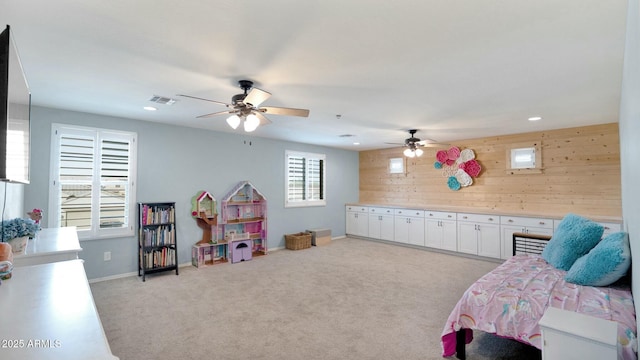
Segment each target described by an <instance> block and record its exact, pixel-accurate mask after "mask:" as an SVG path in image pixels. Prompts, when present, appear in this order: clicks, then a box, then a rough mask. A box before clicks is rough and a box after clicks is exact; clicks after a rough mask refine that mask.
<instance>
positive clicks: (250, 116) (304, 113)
mask: <svg viewBox="0 0 640 360" xmlns="http://www.w3.org/2000/svg"><path fill="white" fill-rule="evenodd" d="M238 84H239V85H240V88H241V89H242V90H244V93H243V94H236V95H234V96H233V97H232V98H231V104H228V103H225V102H222V101H215V100H209V99H203V98H199V97H196V96H191V95H184V94H178V96H183V97H187V98H191V99H196V100H204V101H209V102H212V103H216V104H220V105H224V106H226V107H227V108H229V109H228V110H224V111H217V112H214V113H210V114H204V115H200V116H197V117H196V118H208V117H212V116H217V115H227V114H229V115H231V116H229V117H228V118H227V124H229V126H231V127H232V128H233V129H236V128H238V126H239V125H240V122H241V121H243V126H244V131H246V132H251V131H253V130H255V129H256V128H258V125H267V124H270V123H271V120H269V119H268V118H267V117H266V116H264V114H273V115H289V116H300V117H308V116H309V110H307V109H294V108H283V107H273V106H260V104H262V103H263V102H264V101H265V100H267V99H268V98H269V97H271V93H269V92H266V91H264V90H261V89H258V88H254V87H253V81H250V80H240V81H238Z"/></svg>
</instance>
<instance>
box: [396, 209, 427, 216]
mask: <svg viewBox="0 0 640 360" xmlns="http://www.w3.org/2000/svg"><path fill="white" fill-rule="evenodd" d="M393 214H394V215H395V216H412V217H424V211H423V210H415V209H395V210H394V212H393Z"/></svg>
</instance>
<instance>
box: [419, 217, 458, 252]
mask: <svg viewBox="0 0 640 360" xmlns="http://www.w3.org/2000/svg"><path fill="white" fill-rule="evenodd" d="M440 221H441V220H430V219H427V220H425V225H424V228H425V236H424V244H425V246H429V247H432V248H436V249H441V248H442V226H440ZM454 250H455V249H454Z"/></svg>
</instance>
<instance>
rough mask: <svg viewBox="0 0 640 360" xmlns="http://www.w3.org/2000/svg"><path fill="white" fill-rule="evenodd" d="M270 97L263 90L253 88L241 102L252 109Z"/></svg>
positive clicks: (269, 94)
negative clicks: (249, 105)
mask: <svg viewBox="0 0 640 360" xmlns="http://www.w3.org/2000/svg"><path fill="white" fill-rule="evenodd" d="M269 97H271V93H268V92H266V91H264V90H260V89H258V88H253V89H251V91H249V93H248V94H247V97H245V98H244V100H243V101H242V102H244V103H245V104H251V106H253V107H257V106H258V105H260V104H262V103H263V102H264V101H265V100H267V99H268V98H269Z"/></svg>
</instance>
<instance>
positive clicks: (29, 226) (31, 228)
mask: <svg viewBox="0 0 640 360" xmlns="http://www.w3.org/2000/svg"><path fill="white" fill-rule="evenodd" d="M0 228H1V229H2V232H1V234H0V235H1V239H2V242H7V243H9V244H10V245H11V248H12V250H13V253H14V254H23V253H24V251H25V249H26V248H27V241H28V240H29V237H34V236H35V235H36V233H37V232H38V231H39V230H40V225H39V224H36V222H35V221H34V220H31V219H22V218H15V219H11V220H3V221H2V222H1V223H0Z"/></svg>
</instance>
